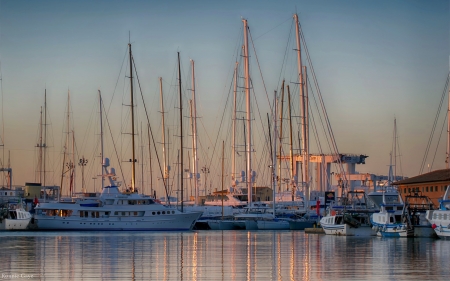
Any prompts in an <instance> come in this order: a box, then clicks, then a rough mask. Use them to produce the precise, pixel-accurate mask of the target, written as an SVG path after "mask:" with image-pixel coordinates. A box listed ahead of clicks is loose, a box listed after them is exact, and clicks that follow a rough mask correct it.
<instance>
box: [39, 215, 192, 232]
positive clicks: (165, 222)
mask: <svg viewBox="0 0 450 281" xmlns="http://www.w3.org/2000/svg"><path fill="white" fill-rule="evenodd" d="M200 215H201V213H185V214H181V215H165V216H160V217H156V216H155V217H142V218H140V219H137V220H131V219H125V218H120V217H119V218H113V217H109V218H71V217H63V218H61V217H40V216H36V217H35V223H36V225H37V228H38V229H39V230H83V231H84V230H87V231H89V230H90V231H101V230H108V231H123V230H126V231H169V230H171V231H185V230H192V228H193V227H194V224H195V221H196V220H197V219H198V218H199V217H200Z"/></svg>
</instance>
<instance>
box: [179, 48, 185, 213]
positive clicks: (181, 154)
mask: <svg viewBox="0 0 450 281" xmlns="http://www.w3.org/2000/svg"><path fill="white" fill-rule="evenodd" d="M178 79H179V83H178V90H179V94H180V151H181V152H180V177H181V184H180V188H181V212H183V200H184V197H183V196H184V194H183V103H182V95H181V66H180V52H178Z"/></svg>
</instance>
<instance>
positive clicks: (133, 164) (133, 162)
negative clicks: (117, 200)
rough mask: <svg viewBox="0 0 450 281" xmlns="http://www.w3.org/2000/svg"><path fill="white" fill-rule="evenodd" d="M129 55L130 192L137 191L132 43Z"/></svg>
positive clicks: (129, 44)
mask: <svg viewBox="0 0 450 281" xmlns="http://www.w3.org/2000/svg"><path fill="white" fill-rule="evenodd" d="M128 48H129V54H130V96H131V105H130V106H131V150H132V157H133V158H131V188H130V191H131V192H134V191H135V186H136V182H135V181H136V156H135V147H134V99H133V60H132V55H131V43H128Z"/></svg>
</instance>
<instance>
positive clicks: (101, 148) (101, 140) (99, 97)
mask: <svg viewBox="0 0 450 281" xmlns="http://www.w3.org/2000/svg"><path fill="white" fill-rule="evenodd" d="M98 100H99V105H100V159H101V160H100V161H101V164H102V191H103V188H105V171H104V169H103V164H104V162H103V161H104V158H103V157H104V154H103V153H104V152H103V149H104V147H103V111H102V107H103V104H102V93H101V92H100V90H98Z"/></svg>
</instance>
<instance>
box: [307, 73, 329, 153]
mask: <svg viewBox="0 0 450 281" xmlns="http://www.w3.org/2000/svg"><path fill="white" fill-rule="evenodd" d="M308 81H309V77H308ZM308 81H306V83H307V84H306V85H307V86H308V85H309V88H310V90H311V94H312V97H313V100H314V104H315V106H316V109H317V113H318V115H319V120H320V121H321V124H322V128H323V127H324V125H323V121H322V116H321V115H320V111H319V108H318V106H317V101H316V97H315V95H314V92H313V91H312V90H313V89H312V87H311V83H308ZM308 103H309V108H311V107H312V106H311V99H309V98H308ZM310 115H311V119H312V123H313V133H314V136H315V137H316V145H317V148H318V149H319V153H320V154H323V150H322V144H321V143H320V139H319V132H318V130H317V126H316V121H315V119H314V114H313V111H312V110H311V111H310ZM325 137H326V139H327V141H328V138H327V135H326V134H325Z"/></svg>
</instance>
